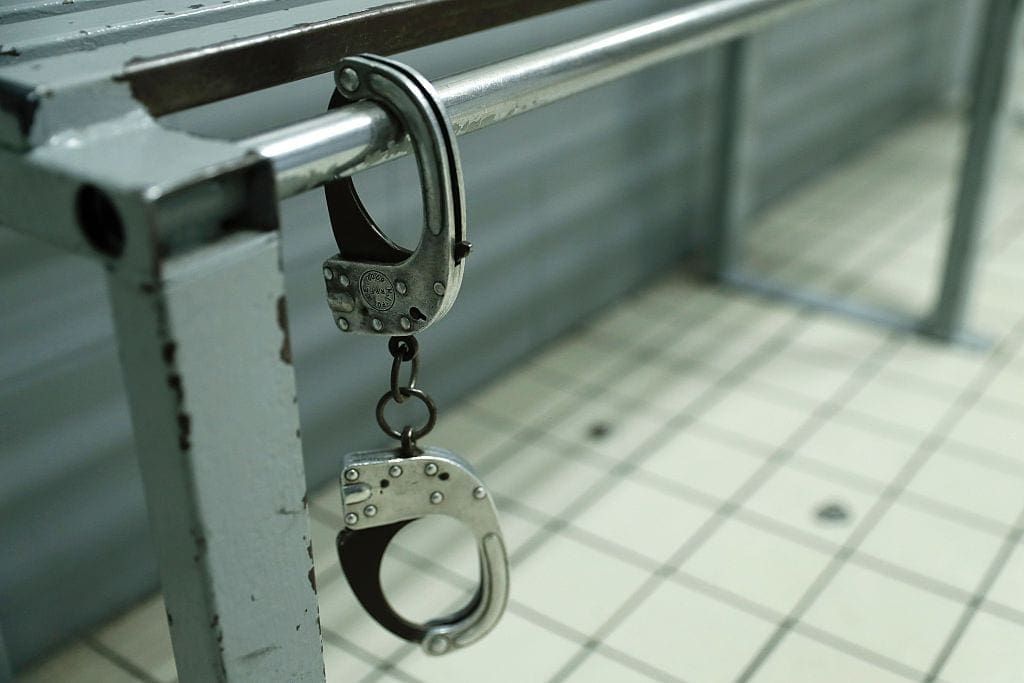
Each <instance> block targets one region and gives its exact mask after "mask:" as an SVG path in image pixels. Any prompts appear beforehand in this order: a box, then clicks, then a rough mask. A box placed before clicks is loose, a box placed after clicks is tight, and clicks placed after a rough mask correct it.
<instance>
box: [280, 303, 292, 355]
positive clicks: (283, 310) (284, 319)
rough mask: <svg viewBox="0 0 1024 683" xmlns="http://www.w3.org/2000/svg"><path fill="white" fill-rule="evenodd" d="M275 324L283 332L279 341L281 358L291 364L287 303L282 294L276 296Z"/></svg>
mask: <svg viewBox="0 0 1024 683" xmlns="http://www.w3.org/2000/svg"><path fill="white" fill-rule="evenodd" d="M277 324H278V327H280V328H281V332H282V333H284V339H283V340H282V341H281V360H282V361H284V362H285V363H287V364H288V365H291V364H292V341H291V337H289V335H288V305H287V304H286V303H285V301H284V297H283V296H279V297H277Z"/></svg>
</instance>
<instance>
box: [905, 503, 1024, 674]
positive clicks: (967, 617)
mask: <svg viewBox="0 0 1024 683" xmlns="http://www.w3.org/2000/svg"><path fill="white" fill-rule="evenodd" d="M1022 537H1024V511H1022V512H1021V514H1020V516H1019V517H1018V518H1017V525H1016V527H1015V528H1014V529H1013V530H1012V531H1010V533H1009V534H1007V536H1006V539H1005V540H1004V541H1003V545H1002V546H1001V547H1000V548H999V552H998V553H996V557H995V559H993V560H992V564H991V565H990V566H989V568H988V570H987V571H986V572H985V576H984V577H983V578H982V580H981V583H980V584H979V586H978V588H977V590H975V592H974V595H973V596H971V599H970V602H968V603H967V608H966V609H965V610H964V612H963V614H961V615H960V618H959V619H958V620H957V623H956V625H955V626H954V627H953V632H952V633H951V634H950V635H949V638H948V639H947V640H946V642H945V643H944V644H943V646H942V650H941V651H940V652H939V656H938V657H936V658H935V662H934V663H933V664H932V666H931V668H930V669H929V670H928V674H927V675H926V676H925V678H924V681H923V683H933V681H935V680H936V679H937V678H938V677H939V674H940V673H942V670H943V668H945V666H946V663H947V662H948V661H949V658H950V656H952V654H953V652H954V650H956V646H957V645H958V644H959V643H960V640H961V639H962V638H963V635H964V633H965V632H966V631H967V628H968V626H970V624H971V621H972V620H973V619H974V615H975V614H977V612H978V608H979V607H980V606H981V605H982V604H983V603H984V602H985V596H986V595H988V592H989V590H991V589H992V586H993V584H995V582H996V579H998V578H999V575H1000V574H1001V573H1002V571H1003V569H1004V568H1005V567H1006V563H1007V562H1008V561H1009V559H1010V556H1011V555H1012V554H1013V552H1014V550H1015V549H1016V547H1017V544H1018V543H1020V540H1021V538H1022Z"/></svg>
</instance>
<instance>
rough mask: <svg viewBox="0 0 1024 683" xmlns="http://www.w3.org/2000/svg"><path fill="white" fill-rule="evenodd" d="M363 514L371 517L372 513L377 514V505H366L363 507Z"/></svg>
mask: <svg viewBox="0 0 1024 683" xmlns="http://www.w3.org/2000/svg"><path fill="white" fill-rule="evenodd" d="M363 514H364V515H366V516H367V517H373V516H374V515H376V514H377V506H376V505H367V506H366V507H364V508H363Z"/></svg>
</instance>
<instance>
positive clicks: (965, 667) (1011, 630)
mask: <svg viewBox="0 0 1024 683" xmlns="http://www.w3.org/2000/svg"><path fill="white" fill-rule="evenodd" d="M940 676H941V678H942V680H943V681H948V683H978V682H979V681H984V683H1020V681H1024V626H1021V625H1020V624H1014V623H1013V622H1010V621H1007V620H1005V619H1002V618H1000V617H997V616H994V615H991V614H986V613H984V612H978V613H977V614H975V615H974V618H973V619H972V620H971V623H970V624H969V625H968V627H967V630H966V631H965V632H964V634H963V636H962V637H961V639H960V642H959V643H958V644H957V645H956V647H955V649H954V650H953V654H952V655H951V656H950V658H949V660H948V661H947V662H946V666H945V667H943V669H942V671H941V672H940Z"/></svg>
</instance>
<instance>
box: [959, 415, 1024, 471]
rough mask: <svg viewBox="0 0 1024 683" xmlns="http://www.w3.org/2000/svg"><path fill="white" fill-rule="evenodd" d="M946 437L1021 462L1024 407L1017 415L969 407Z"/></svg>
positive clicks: (1022, 461) (1022, 456) (1023, 441)
mask: <svg viewBox="0 0 1024 683" xmlns="http://www.w3.org/2000/svg"><path fill="white" fill-rule="evenodd" d="M949 438H950V440H951V441H956V442H958V443H962V444H965V445H967V446H973V447H975V448H983V449H985V450H987V451H991V452H993V453H998V454H1000V455H1004V456H1006V457H1008V458H1012V459H1014V460H1015V461H1017V462H1019V463H1021V464H1024V448H1022V446H1021V444H1024V411H1022V414H1020V415H1004V414H996V413H993V412H988V411H982V410H971V411H969V412H968V413H967V414H965V415H964V416H963V417H962V418H961V419H960V420H959V421H957V423H956V425H954V427H953V429H952V431H950V433H949Z"/></svg>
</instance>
